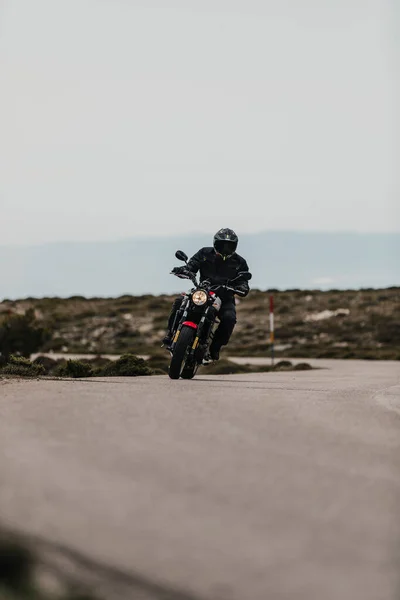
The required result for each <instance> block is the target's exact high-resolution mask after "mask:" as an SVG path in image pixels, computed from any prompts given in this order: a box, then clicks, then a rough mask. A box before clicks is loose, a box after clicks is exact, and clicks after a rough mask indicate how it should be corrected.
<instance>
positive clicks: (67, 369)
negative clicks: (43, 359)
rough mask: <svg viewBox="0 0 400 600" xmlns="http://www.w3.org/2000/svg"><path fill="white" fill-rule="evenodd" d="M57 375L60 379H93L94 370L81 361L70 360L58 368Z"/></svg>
mask: <svg viewBox="0 0 400 600" xmlns="http://www.w3.org/2000/svg"><path fill="white" fill-rule="evenodd" d="M56 374H57V375H58V376H59V377H73V378H74V379H77V378H80V377H92V375H93V369H92V367H91V366H90V365H89V364H88V363H85V362H81V361H80V360H68V361H67V362H66V363H64V364H61V365H60V366H59V367H58V368H57V370H56Z"/></svg>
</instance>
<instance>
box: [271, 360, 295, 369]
mask: <svg viewBox="0 0 400 600" xmlns="http://www.w3.org/2000/svg"><path fill="white" fill-rule="evenodd" d="M291 368H292V363H291V362H290V360H280V361H279V362H277V363H276V365H275V366H274V370H275V371H284V370H285V369H291Z"/></svg>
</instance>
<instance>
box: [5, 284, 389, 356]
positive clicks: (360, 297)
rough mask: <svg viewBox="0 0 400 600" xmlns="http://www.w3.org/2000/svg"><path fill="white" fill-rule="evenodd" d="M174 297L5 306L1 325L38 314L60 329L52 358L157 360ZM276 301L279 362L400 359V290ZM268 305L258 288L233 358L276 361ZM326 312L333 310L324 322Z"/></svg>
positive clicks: (243, 309)
mask: <svg viewBox="0 0 400 600" xmlns="http://www.w3.org/2000/svg"><path fill="white" fill-rule="evenodd" d="M173 299H174V298H173V297H171V296H150V295H147V296H138V297H135V296H121V297H119V298H89V299H86V298H83V297H80V296H76V297H72V298H68V299H60V298H43V299H25V300H19V301H15V302H11V301H4V302H2V303H0V322H1V319H2V316H5V315H6V314H10V312H11V313H23V312H24V311H26V310H28V309H29V308H33V309H34V310H35V315H36V318H37V319H38V320H39V321H42V322H43V325H44V326H45V327H46V328H48V329H50V330H51V331H53V335H52V337H51V339H50V340H49V341H47V342H46V343H45V344H44V345H43V346H42V348H41V351H44V352H45V351H49V350H54V351H55V352H57V351H63V352H71V353H93V354H104V353H111V354H124V353H126V352H129V353H132V354H154V353H156V354H157V349H159V347H160V343H161V342H160V340H161V338H162V336H163V334H164V330H165V324H166V321H167V317H168V314H169V311H170V308H171V305H172V301H173ZM274 299H275V327H276V335H275V337H276V354H277V356H280V355H292V356H300V357H301V356H302V357H305V358H311V357H313V358H318V357H319V358H366V359H370V358H377V359H379V358H381V359H397V360H399V359H400V288H388V289H380V290H373V289H367V290H345V291H339V290H331V291H327V292H321V291H316V290H310V291H306V290H288V291H283V292H281V291H275V292H274ZM268 306H269V292H261V291H258V290H253V291H252V292H251V293H250V294H249V296H248V297H247V298H246V299H244V300H241V301H240V303H239V304H238V306H237V312H238V324H237V326H236V330H235V332H234V334H233V337H232V339H231V342H230V344H229V353H230V354H232V355H242V356H266V355H268V353H269V342H268V340H269V333H268ZM324 311H330V312H329V313H327V312H325V318H321V319H320V320H318V314H321V313H323V312H324ZM327 315H328V316H327ZM155 358H156V357H155ZM156 362H157V361H156V360H155V363H156ZM161 362H162V361H161ZM154 367H156V365H155V364H154ZM156 368H158V367H156Z"/></svg>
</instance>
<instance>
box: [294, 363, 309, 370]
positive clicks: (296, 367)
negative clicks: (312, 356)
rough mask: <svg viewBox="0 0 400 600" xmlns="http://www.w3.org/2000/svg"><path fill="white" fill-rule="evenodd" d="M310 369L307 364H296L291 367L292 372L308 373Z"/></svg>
mask: <svg viewBox="0 0 400 600" xmlns="http://www.w3.org/2000/svg"><path fill="white" fill-rule="evenodd" d="M310 369H312V366H311V365H310V364H309V363H298V364H297V365H294V367H293V371H310Z"/></svg>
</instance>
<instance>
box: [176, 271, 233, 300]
mask: <svg viewBox="0 0 400 600" xmlns="http://www.w3.org/2000/svg"><path fill="white" fill-rule="evenodd" d="M171 275H176V277H179V278H180V279H190V280H191V281H192V283H193V284H194V285H195V286H197V285H198V283H197V281H196V276H195V275H192V276H191V275H189V273H174V272H173V271H171ZM221 288H222V289H224V290H228V291H229V292H233V293H234V294H237V295H238V296H244V295H245V294H244V292H243V290H237V289H235V288H233V287H230V286H229V285H222V284H221V285H213V286H212V287H211V288H210V289H213V290H219V289H221Z"/></svg>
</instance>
